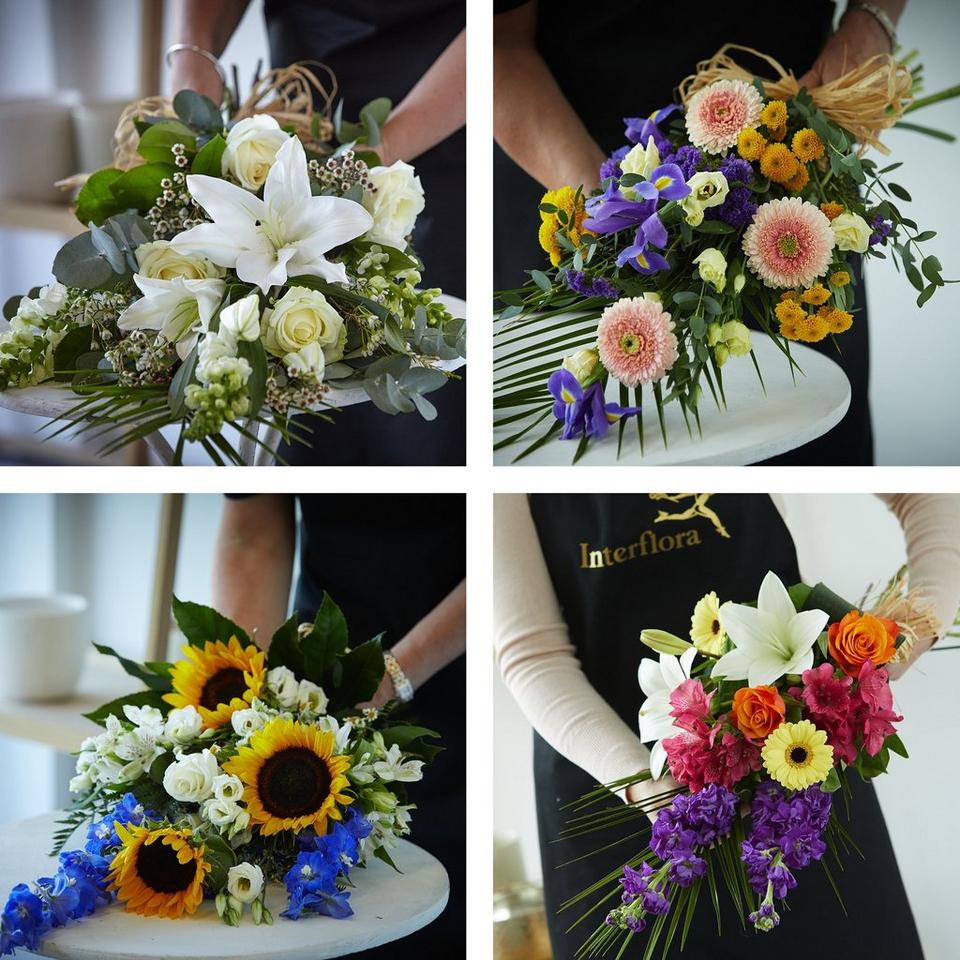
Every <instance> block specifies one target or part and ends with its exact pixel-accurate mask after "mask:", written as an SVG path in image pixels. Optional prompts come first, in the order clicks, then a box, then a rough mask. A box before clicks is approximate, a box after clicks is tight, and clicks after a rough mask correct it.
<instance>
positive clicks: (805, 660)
mask: <svg viewBox="0 0 960 960" xmlns="http://www.w3.org/2000/svg"><path fill="white" fill-rule="evenodd" d="M812 666H813V648H812V647H811V648H810V649H809V650H807V651H806V653H801V654H798V655H797V656H796V657H794V658H793V660H791V661H790V663H788V664H787V665H786V667H785V668H784V671H783V672H784V673H803V671H804V670H809V669H810V668H811V667H812Z"/></svg>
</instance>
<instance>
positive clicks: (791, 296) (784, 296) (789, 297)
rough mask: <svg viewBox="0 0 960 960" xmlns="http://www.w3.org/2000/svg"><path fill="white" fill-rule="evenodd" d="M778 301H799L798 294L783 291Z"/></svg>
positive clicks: (793, 291)
mask: <svg viewBox="0 0 960 960" xmlns="http://www.w3.org/2000/svg"><path fill="white" fill-rule="evenodd" d="M780 299H781V300H799V299H800V294H799V292H798V291H796V290H784V291H783V293H781V294H780Z"/></svg>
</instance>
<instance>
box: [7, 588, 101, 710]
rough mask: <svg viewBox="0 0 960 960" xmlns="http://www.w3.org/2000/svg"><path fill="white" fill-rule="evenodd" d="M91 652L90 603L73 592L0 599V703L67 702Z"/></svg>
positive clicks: (74, 690)
mask: <svg viewBox="0 0 960 960" xmlns="http://www.w3.org/2000/svg"><path fill="white" fill-rule="evenodd" d="M86 650H87V601H86V598H85V597H81V596H77V595H76V594H71V593H55V594H50V595H48V596H12V597H3V598H0V664H2V668H0V698H3V699H8V700H65V699H67V698H69V697H71V696H72V695H73V694H74V693H75V692H76V689H77V682H78V681H79V679H80V671H81V669H82V667H83V658H84V654H85V653H86Z"/></svg>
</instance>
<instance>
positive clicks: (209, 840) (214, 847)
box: [203, 832, 237, 890]
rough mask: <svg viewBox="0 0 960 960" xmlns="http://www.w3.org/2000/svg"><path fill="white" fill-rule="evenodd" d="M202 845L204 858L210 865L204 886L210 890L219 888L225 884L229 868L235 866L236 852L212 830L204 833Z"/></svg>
mask: <svg viewBox="0 0 960 960" xmlns="http://www.w3.org/2000/svg"><path fill="white" fill-rule="evenodd" d="M203 845H204V849H205V851H206V853H205V858H206V860H207V862H208V863H209V864H210V866H211V867H212V869H211V871H210V873H209V875H208V877H207V880H206V886H207V888H208V889H210V890H221V889H223V887H225V886H226V884H227V874H228V873H229V872H230V868H231V867H234V866H236V863H237V857H236V854H235V853H234V852H233V850H232V849H231V847H230V845H229V844H228V843H227V842H226V840H224V839H223V838H222V837H219V836H217V835H216V834H215V833H212V832H205V833H204V835H203Z"/></svg>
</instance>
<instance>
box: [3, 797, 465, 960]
mask: <svg viewBox="0 0 960 960" xmlns="http://www.w3.org/2000/svg"><path fill="white" fill-rule="evenodd" d="M54 820H55V815H53V814H48V815H46V816H42V817H35V818H33V819H31V820H23V821H21V822H20V823H15V824H9V825H7V826H5V827H3V828H2V829H0V896H2V897H3V898H4V899H6V895H7V892H8V891H9V890H10V888H11V887H13V886H14V885H15V884H17V883H20V882H23V881H26V880H33V879H35V878H36V877H40V876H44V875H47V876H49V875H50V873H51V871H52V870H53V869H55V861H54V860H53V858H50V857H47V856H45V854H46V852H47V851H48V850H49V849H50V837H51V836H52V835H53V831H54ZM77 846H80V843H79V842H78V843H74V844H72V845H71V844H68V845H67V849H73V848H75V847H77ZM393 857H394V861H395V862H396V864H397V866H398V867H399V868H400V869H401V870H402V871H403V873H402V874H401V873H397V872H396V871H395V870H393V869H391V868H390V867H388V866H387V865H386V864H384V863H381V862H380V861H379V860H374V861H373V862H372V863H371V864H370V865H369V866H368V867H366V869H363V870H356V871H354V874H353V879H354V882H355V883H356V887H355V888H354V889H353V890H352V891H351V895H350V904H351V906H352V907H353V910H354V915H353V916H352V917H349V918H347V919H346V920H334V919H332V918H330V917H319V916H317V917H304V918H303V919H301V920H297V921H293V920H285V919H284V918H283V917H281V916H280V911H281V910H283V909H284V908H285V907H286V891H285V890H284V889H283V887H282V886H280V885H271V887H270V888H269V890H268V892H267V906H268V907H269V908H270V910H271V912H272V913H273V915H274V922H273V924H272V925H269V926H268V925H266V924H264V925H262V926H259V927H258V926H256V925H255V924H254V922H253V920H252V919H251V917H250V912H249V908H247V909H246V910H245V912H244V916H243V921H242V922H241V924H240V926H239V927H228V926H226V925H225V924H224V923H223V922H222V921H221V920H220V918H219V917H218V916H217V912H216V910H215V909H214V906H213V903H212V902H209V901H206V902H204V903H203V904H202V905H201V906H200V908H199V909H198V910H197V912H196V913H195V914H193V916H189V917H188V916H184V917H182V918H181V919H179V920H164V919H161V918H157V917H138V916H136V915H135V914H132V913H127V912H126V911H125V910H124V909H123V907H122V906H121V905H118V904H113V905H112V906H109V907H104V908H102V909H100V910H98V911H97V912H96V913H94V914H93V915H92V916H89V917H85V918H84V919H83V920H79V921H77V922H75V923H71V924H68V925H67V926H65V927H60V928H59V929H58V930H52V931H51V932H50V933H49V934H48V935H47V936H46V937H45V938H44V940H43V944H42V947H41V950H40V952H39V953H38V954H37V955H38V956H42V957H51V958H57V960H60V958H62V960H248V958H249V960H254V958H256V960H260V958H262V960H326V958H328V957H342V956H344V955H346V954H351V953H360V952H362V951H364V950H369V949H371V948H372V947H376V946H379V945H380V944H383V943H389V942H391V941H393V940H399V939H400V938H401V937H405V936H408V935H409V934H411V933H414V932H415V931H417V930H419V929H421V928H422V927H425V926H426V925H427V924H428V923H430V922H431V921H432V920H435V919H436V918H437V917H438V916H439V915H440V913H441V912H442V911H443V908H444V907H445V906H446V904H447V896H448V894H449V890H450V884H449V880H448V878H447V873H446V871H445V870H444V869H443V866H442V865H441V864H440V862H439V861H438V860H436V859H435V858H434V857H432V856H431V855H430V854H429V853H427V852H426V851H425V850H421V849H420V848H419V847H417V846H415V845H414V844H412V843H408V842H406V841H403V840H401V841H400V843H399V844H398V846H397V847H396V849H395V851H394V854H393Z"/></svg>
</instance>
